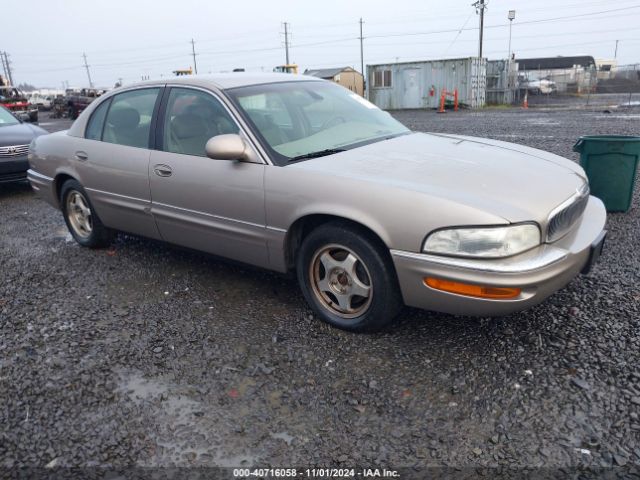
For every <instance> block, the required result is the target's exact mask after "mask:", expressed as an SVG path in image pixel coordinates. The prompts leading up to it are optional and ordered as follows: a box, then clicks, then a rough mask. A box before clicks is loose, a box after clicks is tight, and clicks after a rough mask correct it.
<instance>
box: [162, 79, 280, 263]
mask: <svg viewBox="0 0 640 480" xmlns="http://www.w3.org/2000/svg"><path fill="white" fill-rule="evenodd" d="M160 112H161V116H160V118H159V119H158V135H157V138H158V142H159V145H158V149H157V150H153V151H152V152H151V160H150V164H149V183H150V186H151V199H152V200H151V211H152V214H153V216H154V218H155V220H156V224H157V226H158V230H159V231H160V235H161V236H162V238H163V239H164V240H166V241H168V242H171V243H175V244H178V245H183V246H186V247H189V248H194V249H197V250H202V251H205V252H209V253H213V254H215V255H220V256H223V257H227V258H231V259H235V260H239V261H242V262H246V263H251V264H254V265H258V266H264V267H266V266H268V255H267V245H266V239H265V235H266V226H265V207H264V185H263V177H264V169H265V165H263V164H255V163H244V162H238V161H229V160H212V159H210V158H208V157H206V155H205V144H206V143H207V141H208V140H209V139H210V138H211V137H213V136H216V135H222V134H227V133H239V127H238V125H237V123H236V122H235V121H234V119H233V117H232V116H231V115H230V113H229V111H228V110H227V108H226V107H225V106H224V105H223V104H222V102H220V101H219V100H218V99H217V98H216V97H215V96H214V95H213V94H211V93H209V92H205V91H203V90H198V89H193V88H186V87H171V89H170V91H169V92H168V95H165V98H164V100H163V105H162V107H161V108H160Z"/></svg>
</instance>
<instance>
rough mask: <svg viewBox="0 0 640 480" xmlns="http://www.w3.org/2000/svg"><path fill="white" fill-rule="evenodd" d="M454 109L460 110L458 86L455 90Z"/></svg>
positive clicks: (455, 110)
mask: <svg viewBox="0 0 640 480" xmlns="http://www.w3.org/2000/svg"><path fill="white" fill-rule="evenodd" d="M453 111H454V112H457V111H458V89H457V88H456V89H455V90H454V91H453Z"/></svg>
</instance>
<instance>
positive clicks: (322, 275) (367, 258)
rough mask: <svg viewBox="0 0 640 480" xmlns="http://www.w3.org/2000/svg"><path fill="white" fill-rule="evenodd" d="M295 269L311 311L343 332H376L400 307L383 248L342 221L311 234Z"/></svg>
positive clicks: (361, 231)
mask: <svg viewBox="0 0 640 480" xmlns="http://www.w3.org/2000/svg"><path fill="white" fill-rule="evenodd" d="M296 270H297V276H298V282H299V283H300V288H301V289H302V292H303V294H304V296H305V299H306V300H307V302H308V303H309V305H311V307H312V308H313V310H314V311H315V313H316V314H317V315H318V316H319V317H320V319H322V320H323V321H324V322H326V323H328V324H330V325H333V326H335V327H338V328H341V329H343V330H348V331H351V332H373V331H377V330H380V329H382V328H384V327H386V326H387V325H389V324H390V323H392V321H393V320H394V319H395V317H396V316H397V315H398V313H399V312H400V309H401V308H402V296H401V295H400V288H399V286H398V280H397V277H396V273H395V269H394V267H393V263H392V262H391V259H390V258H389V255H388V253H387V252H386V247H385V246H384V245H383V244H381V242H380V241H379V240H378V239H377V238H375V237H373V235H371V234H370V233H369V232H367V231H366V230H364V229H360V228H357V227H354V226H352V225H350V224H348V223H346V222H331V223H328V224H324V225H321V226H320V227H318V228H316V229H315V230H313V231H312V232H311V233H309V235H307V236H306V237H305V238H304V240H303V241H302V245H301V246H300V250H299V252H298V256H297V259H296ZM360 292H362V295H359V294H358V293H360Z"/></svg>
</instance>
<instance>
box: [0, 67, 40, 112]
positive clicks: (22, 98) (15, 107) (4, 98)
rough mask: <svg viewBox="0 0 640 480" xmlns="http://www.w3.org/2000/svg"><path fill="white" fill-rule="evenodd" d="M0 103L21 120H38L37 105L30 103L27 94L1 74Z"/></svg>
mask: <svg viewBox="0 0 640 480" xmlns="http://www.w3.org/2000/svg"><path fill="white" fill-rule="evenodd" d="M0 105H2V106H3V107H5V108H7V109H8V110H9V111H11V113H13V114H14V115H15V116H16V117H18V118H19V119H20V120H22V121H26V122H37V121H38V107H37V106H35V105H32V104H31V102H29V99H28V98H27V96H26V95H25V94H24V93H23V92H22V91H21V90H19V89H17V88H16V87H14V86H12V85H10V84H9V81H8V80H6V79H5V78H4V77H3V76H2V75H0Z"/></svg>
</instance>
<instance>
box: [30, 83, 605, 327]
mask: <svg viewBox="0 0 640 480" xmlns="http://www.w3.org/2000/svg"><path fill="white" fill-rule="evenodd" d="M29 162H30V170H29V173H28V177H29V180H30V182H31V185H32V186H33V188H34V189H35V190H36V191H37V192H38V193H39V194H40V195H41V196H42V197H43V198H44V199H46V200H47V201H48V202H49V203H51V204H52V205H53V206H55V207H56V208H59V209H60V210H61V211H62V213H63V215H64V219H65V221H66V223H67V226H68V227H69V230H70V232H71V234H72V235H73V237H74V238H75V240H76V241H77V242H78V243H79V244H81V245H83V246H86V247H92V248H93V247H104V246H106V245H108V244H109V243H110V242H111V241H112V239H113V236H114V233H115V232H116V231H124V232H130V233H134V234H137V235H143V236H145V237H150V238H154V239H161V240H165V241H167V242H171V243H175V244H178V245H182V246H185V247H190V248H194V249H197V250H201V251H204V252H209V253H212V254H216V255H220V256H223V257H227V258H230V259H234V260H239V261H242V262H246V263H249V264H253V265H257V266H260V267H264V268H268V269H272V270H276V271H279V272H287V271H294V270H295V271H296V272H297V276H298V280H299V282H300V287H301V289H302V292H303V294H304V296H305V298H306V299H307V301H308V302H309V304H310V305H311V307H312V308H313V310H314V311H315V312H316V314H317V315H318V316H319V317H320V318H321V319H323V320H324V321H326V322H328V323H330V324H332V325H335V326H337V327H340V328H344V329H347V330H352V331H370V330H375V329H379V328H381V327H383V326H385V325H387V324H388V323H390V322H391V321H392V320H393V318H394V317H395V316H396V315H397V314H398V312H399V310H400V308H401V307H402V305H403V303H404V304H406V305H410V306H414V307H419V308H424V309H429V310H436V311H440V312H448V313H453V314H464V315H481V316H493V315H504V314H508V313H511V312H515V311H518V310H522V309H524V308H527V307H530V306H531V305H534V304H537V303H539V302H541V301H542V300H544V299H545V298H546V297H548V296H549V295H551V294H552V293H553V292H555V291H557V290H558V289H560V288H562V287H563V286H564V285H566V284H567V283H568V282H569V281H570V280H571V279H573V278H574V277H575V276H576V275H578V274H579V273H580V272H586V271H588V269H589V268H590V266H591V265H592V264H593V263H594V262H595V260H596V259H597V257H598V255H599V253H600V250H601V248H602V244H603V241H604V236H605V231H604V230H603V228H604V225H605V217H606V214H605V209H604V207H603V204H602V202H600V200H598V199H597V198H594V197H591V196H589V187H588V183H587V180H586V178H585V174H584V171H583V170H582V169H581V168H580V167H579V166H578V165H576V164H575V163H573V162H571V161H569V160H566V159H564V158H561V157H558V156H556V155H553V154H550V153H547V152H543V151H539V150H534V149H531V148H527V147H523V146H519V145H514V144H509V143H504V142H498V141H493V140H486V139H481V138H472V137H463V136H458V135H441V134H427V133H414V132H411V131H409V130H408V129H407V128H405V127H404V126H403V125H402V124H400V123H398V122H397V121H396V120H394V119H393V118H392V117H391V116H390V115H389V114H388V113H386V112H383V111H381V110H379V109H378V108H377V107H375V106H374V105H372V104H371V103H369V102H367V101H366V100H364V99H363V98H361V97H359V96H358V95H356V94H354V93H352V92H350V91H349V90H347V89H345V88H343V87H341V86H338V85H335V84H333V83H329V82H326V81H322V80H317V79H314V78H310V77H305V76H297V75H286V74H259V75H252V74H243V73H234V74H230V75H216V76H212V77H198V76H196V77H189V78H176V79H172V80H171V81H166V80H165V81H156V82H146V83H141V84H138V85H134V86H130V87H126V88H120V89H117V90H115V91H113V92H111V93H110V94H108V95H105V96H104V97H101V98H100V99H99V100H97V101H95V102H93V103H92V104H91V105H90V107H89V108H87V110H85V111H84V113H82V115H80V117H79V118H78V120H77V121H76V122H75V123H74V124H73V126H72V127H71V129H70V130H68V131H66V132H60V133H56V134H52V135H47V136H42V137H39V138H37V139H36V140H35V141H34V142H33V143H32V145H31V149H30V154H29ZM247 295H250V293H249V292H248V293H247Z"/></svg>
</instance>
